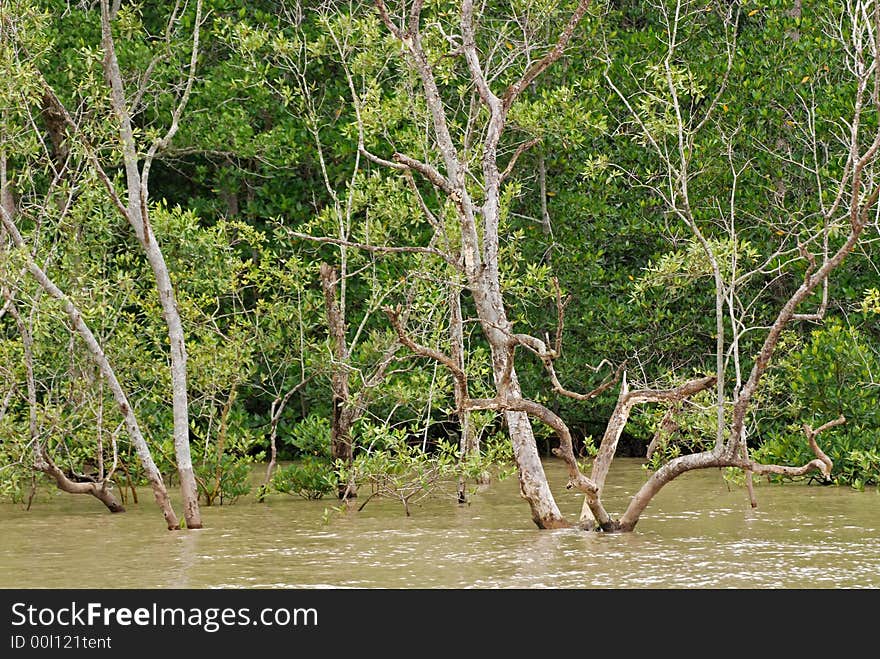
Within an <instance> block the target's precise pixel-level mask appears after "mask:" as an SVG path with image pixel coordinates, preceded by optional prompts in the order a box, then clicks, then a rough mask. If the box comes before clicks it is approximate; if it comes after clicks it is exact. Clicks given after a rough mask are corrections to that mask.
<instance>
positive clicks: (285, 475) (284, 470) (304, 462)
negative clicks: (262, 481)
mask: <svg viewBox="0 0 880 659" xmlns="http://www.w3.org/2000/svg"><path fill="white" fill-rule="evenodd" d="M337 482H338V481H337V474H336V471H335V470H334V469H333V466H332V465H331V464H330V463H329V462H328V461H327V460H324V459H322V458H318V457H314V456H306V457H304V458H302V459H301V460H298V461H297V462H294V463H292V464H289V465H285V466H283V467H279V468H278V469H277V470H276V471H275V473H274V474H273V475H272V481H271V487H272V490H274V491H275V492H280V493H282V494H296V495H298V496H300V497H302V498H303V499H309V500H314V499H320V498H322V497H323V496H324V495H326V494H330V493H331V492H335V491H336V487H337Z"/></svg>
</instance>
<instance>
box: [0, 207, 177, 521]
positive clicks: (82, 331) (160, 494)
mask: <svg viewBox="0 0 880 659" xmlns="http://www.w3.org/2000/svg"><path fill="white" fill-rule="evenodd" d="M0 220H2V222H3V225H4V226H5V227H6V229H7V231H8V232H9V235H10V236H11V238H12V242H13V244H14V245H15V246H16V247H17V248H19V249H22V250H26V249H27V247H26V245H25V243H24V239H23V238H22V236H21V233H19V231H18V228H17V227H16V226H15V224H14V223H13V222H12V220H11V219H10V218H8V217H7V215H6V212H5V210H4V209H0ZM26 253H28V254H29V253H30V252H26ZM27 268H28V271H29V272H30V273H31V274H32V275H33V276H34V278H35V279H36V280H37V282H38V283H39V284H40V286H42V288H43V290H45V291H46V292H47V293H49V295H51V296H52V297H54V298H55V299H56V300H58V301H59V302H61V305H62V307H63V309H64V311H65V313H66V314H67V317H68V319H69V320H70V323H71V325H72V326H73V328H74V329H75V330H76V331H77V333H78V334H79V335H80V337H81V338H82V340H83V342H84V343H85V344H86V348H87V349H88V351H89V354H90V355H91V357H92V359H93V360H94V362H95V364H96V365H97V366H98V368H99V369H100V371H101V375H103V376H104V379H106V380H107V383H108V384H109V386H110V390H111V391H112V392H113V398H114V399H115V400H116V404H117V405H118V406H119V411H120V413H121V414H122V418H123V419H124V420H125V426H126V429H127V430H128V435H129V437H130V438H131V441H132V443H133V444H134V447H135V450H136V451H137V454H138V457H139V458H140V460H141V464H142V465H143V467H144V472H145V473H146V476H147V479H148V480H149V481H150V486H151V487H152V489H153V496H154V497H155V498H156V503H157V504H158V505H159V508H160V509H161V510H162V514H163V516H164V517H165V522H166V524H167V525H168V529H169V530H174V529H177V528H179V524H178V521H177V515H176V514H175V513H174V509H173V508H172V507H171V500H170V498H169V497H168V491H167V490H166V488H165V483H164V481H163V480H162V474H161V473H160V472H159V469H158V467H157V466H156V463H155V462H154V461H153V456H152V454H151V453H150V448H149V446H148V445H147V442H146V440H145V439H144V436H143V433H141V429H140V425H139V424H138V421H137V418H136V417H135V415H134V412H133V411H132V408H131V404H130V403H129V402H128V397H127V396H126V395H125V392H124V391H123V389H122V385H120V384H119V380H117V379H116V373H115V371H114V370H113V367H112V366H111V365H110V362H109V360H108V359H107V356H106V355H105V354H104V350H103V349H102V348H101V345H100V344H99V343H98V341H97V339H96V338H95V335H94V334H92V331H91V329H89V326H88V325H86V322H85V321H84V320H83V317H82V314H81V313H80V311H79V309H78V308H77V307H76V305H74V304H73V302H72V301H71V300H70V299H69V298H68V297H67V296H66V295H64V293H63V292H62V291H61V289H59V288H58V286H56V285H55V283H54V282H53V281H52V280H51V279H49V277H48V276H47V275H46V273H45V272H43V270H42V268H40V266H39V265H37V264H36V263H35V262H34V261H33V260H31V259H28V263H27Z"/></svg>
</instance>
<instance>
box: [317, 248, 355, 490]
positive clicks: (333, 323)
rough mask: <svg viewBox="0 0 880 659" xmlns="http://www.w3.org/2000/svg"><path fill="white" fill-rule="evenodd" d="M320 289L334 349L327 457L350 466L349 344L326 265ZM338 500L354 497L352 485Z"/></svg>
mask: <svg viewBox="0 0 880 659" xmlns="http://www.w3.org/2000/svg"><path fill="white" fill-rule="evenodd" d="M320 273H321V287H322V288H323V290H324V306H325V309H326V313H327V327H328V329H329V333H330V343H331V345H332V350H333V360H334V364H333V366H332V369H333V374H332V375H331V377H330V388H331V389H332V391H333V420H332V423H331V426H330V455H331V456H332V457H333V460H334V461H336V460H341V461H342V463H343V464H345V465H350V464H351V463H352V460H353V459H354V447H353V446H352V442H351V426H352V424H353V423H354V421H355V418H354V415H353V414H352V411H351V410H350V409H349V408H347V407H346V406H347V404H348V403H349V402H350V397H351V393H350V391H349V386H348V371H347V370H346V368H347V366H348V361H349V354H348V343H347V342H346V339H345V318H343V317H342V312H341V310H340V309H339V304H338V302H337V300H336V284H337V283H338V280H337V278H336V270H334V269H333V268H332V267H331V266H330V265H329V264H327V263H322V264H321V270H320ZM338 495H339V498H340V499H345V498H352V497H355V496H357V490H356V486H355V483H354V482H353V481H352V482H348V483H340V484H339V492H338Z"/></svg>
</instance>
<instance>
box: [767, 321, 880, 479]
mask: <svg viewBox="0 0 880 659" xmlns="http://www.w3.org/2000/svg"><path fill="white" fill-rule="evenodd" d="M788 345H789V346H791V349H790V351H789V352H788V354H787V355H786V356H785V357H784V359H782V360H781V361H780V363H779V365H778V366H777V367H776V369H775V373H774V375H775V376H776V377H777V378H779V379H781V380H782V381H783V382H784V383H785V384H786V386H785V387H784V389H782V390H781V391H782V392H784V393H783V394H782V395H780V396H778V397H777V398H776V399H775V400H772V399H771V400H767V401H766V403H765V405H764V406H763V408H762V412H761V413H759V417H758V422H759V429H760V432H761V435H762V437H763V438H764V440H765V441H764V443H763V444H762V446H761V447H760V449H759V450H758V451H756V452H755V456H756V458H758V459H760V460H761V461H763V462H775V463H779V464H795V465H800V464H806V463H807V462H809V461H810V460H812V459H813V458H814V457H815V456H814V455H813V454H812V452H811V451H810V449H809V446H808V445H807V441H806V437H805V436H804V432H803V429H802V427H801V426H802V424H805V423H806V424H809V425H810V426H812V427H813V428H818V427H819V426H820V425H822V424H824V423H826V422H827V421H831V420H833V419H835V418H837V417H838V416H840V415H843V416H844V417H845V418H846V423H845V424H844V425H842V426H838V427H836V428H833V429H831V430H828V431H826V432H824V433H822V434H820V435H819V436H818V437H817V442H818V444H819V446H821V447H822V450H823V451H825V453H827V454H828V456H829V457H830V458H831V460H832V461H833V462H834V465H835V467H834V470H833V472H832V477H833V478H834V480H835V481H836V482H838V483H845V484H850V485H853V486H855V487H861V486H863V485H864V484H866V483H878V480H877V477H878V470H877V463H876V460H875V458H876V451H877V449H876V447H877V443H878V440H880V387H878V386H877V384H876V383H875V381H874V377H875V376H876V373H878V372H880V371H878V369H880V361H878V358H877V354H876V353H875V352H874V351H873V350H872V349H871V347H870V346H869V344H868V343H867V342H866V340H865V337H864V336H863V335H862V334H861V332H859V330H857V329H855V328H852V327H846V326H844V325H843V324H842V323H840V322H836V321H833V320H832V321H827V322H826V324H825V326H824V327H821V328H819V329H816V330H813V332H812V333H811V334H810V335H809V338H808V340H806V341H805V342H803V343H802V344H800V343H797V342H792V341H791V340H789V343H788ZM785 394H787V396H786V395H785ZM774 403H775V405H774Z"/></svg>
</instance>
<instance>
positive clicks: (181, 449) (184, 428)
mask: <svg viewBox="0 0 880 659" xmlns="http://www.w3.org/2000/svg"><path fill="white" fill-rule="evenodd" d="M111 17H112V12H111V9H110V7H109V5H108V3H107V0H102V2H101V44H102V47H103V49H104V61H103V68H104V75H105V77H106V79H107V84H108V86H109V87H110V98H111V105H112V106H113V110H114V112H115V113H116V118H117V121H118V122H119V135H120V139H121V143H122V156H123V165H124V168H125V177H126V187H127V194H128V204H127V206H122V204H121V203H120V204H119V205H120V206H122V207H123V208H124V215H125V217H126V219H127V220H128V223H129V224H130V225H131V228H132V230H133V231H134V233H135V235H136V236H137V239H138V241H139V242H140V244H141V246H142V247H143V250H144V253H145V255H146V257H147V261H148V262H149V264H150V268H151V269H152V271H153V276H154V277H155V280H156V290H157V292H158V295H159V301H160V304H161V306H162V316H163V319H164V321H165V324H166V326H167V330H168V341H169V344H170V353H171V355H170V357H171V387H172V392H171V400H172V409H173V417H174V453H175V458H176V462H177V472H178V477H179V479H180V490H181V495H182V498H183V516H184V520H185V521H186V526H187V528H191V529H198V528H201V527H202V519H201V512H200V511H199V500H198V486H197V483H196V478H195V473H194V471H193V465H192V455H191V452H190V447H189V407H188V399H187V371H186V345H185V342H184V333H183V323H182V321H181V318H180V312H179V311H178V308H177V300H176V299H175V294H174V287H173V285H172V283H171V275H170V273H169V271H168V265H167V264H166V262H165V258H164V256H163V255H162V250H161V249H160V247H159V243H158V242H157V240H156V236H155V235H154V233H153V230H152V227H151V226H150V222H149V206H148V204H149V193H148V185H147V181H148V177H149V167H150V164H151V162H152V159H153V157H154V156H155V154H156V153H157V151H158V150H159V149H160V148H164V147H166V146H167V145H168V144H169V142H170V140H171V138H172V137H173V135H174V134H175V133H176V132H177V129H178V121H179V119H180V114H181V112H182V111H183V108H184V107H185V105H186V102H187V100H188V97H189V91H190V89H191V87H192V81H193V77H194V75H195V64H196V56H197V53H198V38H199V26H200V22H201V2H198V3H197V7H196V17H195V27H194V31H193V50H192V57H191V60H190V71H189V78H188V80H187V83H186V87H185V90H184V92H183V94H182V97H181V100H180V103H179V104H178V105H177V107H176V108H175V110H174V113H173V115H172V123H171V126H170V128H169V130H168V133H167V134H166V135H165V136H164V137H163V138H162V139H159V140H156V141H154V142H153V144H152V146H151V147H150V150H149V152H148V153H147V155H146V156H145V157H144V165H143V169H142V170H141V169H139V167H138V160H139V156H138V149H137V144H136V141H135V136H134V131H133V128H132V121H131V113H130V111H129V108H128V105H127V101H126V99H125V91H124V87H123V80H122V73H121V72H120V70H119V63H118V61H117V58H116V48H115V45H114V41H113V34H112V30H111V25H110V22H111ZM107 183H108V181H105V185H107ZM110 186H111V187H112V183H111V184H110ZM111 194H113V195H114V197H115V191H111Z"/></svg>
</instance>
